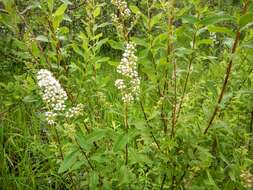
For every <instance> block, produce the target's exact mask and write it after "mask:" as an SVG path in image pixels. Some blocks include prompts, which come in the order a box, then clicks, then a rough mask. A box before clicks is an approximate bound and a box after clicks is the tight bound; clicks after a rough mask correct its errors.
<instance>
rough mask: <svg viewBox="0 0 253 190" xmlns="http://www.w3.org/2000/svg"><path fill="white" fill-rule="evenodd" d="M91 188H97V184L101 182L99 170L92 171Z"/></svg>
mask: <svg viewBox="0 0 253 190" xmlns="http://www.w3.org/2000/svg"><path fill="white" fill-rule="evenodd" d="M89 184H90V189H97V185H98V184H99V177H98V174H97V172H95V171H92V172H91V173H90V183H89Z"/></svg>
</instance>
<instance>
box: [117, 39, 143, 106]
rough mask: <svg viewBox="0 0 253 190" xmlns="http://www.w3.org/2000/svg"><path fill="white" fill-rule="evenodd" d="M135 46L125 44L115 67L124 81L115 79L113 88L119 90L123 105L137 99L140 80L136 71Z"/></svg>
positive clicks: (130, 43)
mask: <svg viewBox="0 0 253 190" xmlns="http://www.w3.org/2000/svg"><path fill="white" fill-rule="evenodd" d="M135 46H136V45H135V44H134V43H132V42H129V43H127V44H126V49H125V51H124V53H123V55H122V59H121V61H120V64H119V65H118V67H117V72H118V73H119V74H121V75H122V76H123V77H124V79H117V80H116V81H115V86H116V87H117V88H118V89H119V90H121V93H122V100H123V102H125V103H130V102H132V101H133V100H134V97H135V98H138V96H139V92H140V78H139V75H138V71H137V69H138V68H137V57H136V56H135V53H136V48H135Z"/></svg>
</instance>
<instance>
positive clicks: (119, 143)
mask: <svg viewBox="0 0 253 190" xmlns="http://www.w3.org/2000/svg"><path fill="white" fill-rule="evenodd" d="M127 143H128V134H121V135H119V136H118V138H117V139H116V141H115V143H114V146H113V150H114V151H118V150H123V149H124V148H125V146H126V144H127Z"/></svg>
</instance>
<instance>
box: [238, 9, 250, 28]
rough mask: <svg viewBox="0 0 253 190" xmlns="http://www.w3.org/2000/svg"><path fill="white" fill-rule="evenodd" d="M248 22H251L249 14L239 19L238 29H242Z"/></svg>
mask: <svg viewBox="0 0 253 190" xmlns="http://www.w3.org/2000/svg"><path fill="white" fill-rule="evenodd" d="M250 22H253V13H251V12H250V13H247V14H245V15H243V16H242V17H240V20H239V26H240V28H242V27H244V26H245V25H247V24H249V23H250Z"/></svg>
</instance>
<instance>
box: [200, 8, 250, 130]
mask: <svg viewBox="0 0 253 190" xmlns="http://www.w3.org/2000/svg"><path fill="white" fill-rule="evenodd" d="M246 5H248V3H246V4H245V6H246ZM243 10H244V14H245V12H246V10H247V8H245V7H244V9H243ZM240 36H241V32H240V28H238V30H237V33H236V37H235V41H234V44H233V48H232V51H231V54H232V55H233V54H234V53H235V51H236V48H237V46H238V43H239V40H240ZM232 65H233V56H232V58H231V59H230V60H229V62H228V65H227V69H226V73H225V79H224V82H223V85H222V88H221V92H220V95H219V97H218V101H217V103H216V106H215V109H214V111H213V114H212V116H211V118H210V120H209V122H208V125H207V127H206V129H205V131H204V134H206V133H207V132H208V130H209V129H210V127H211V125H212V123H213V121H214V119H215V117H216V115H217V113H218V112H219V109H220V103H221V101H222V99H223V96H224V93H225V90H226V87H227V84H228V79H229V77H230V74H231V69H232Z"/></svg>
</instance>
